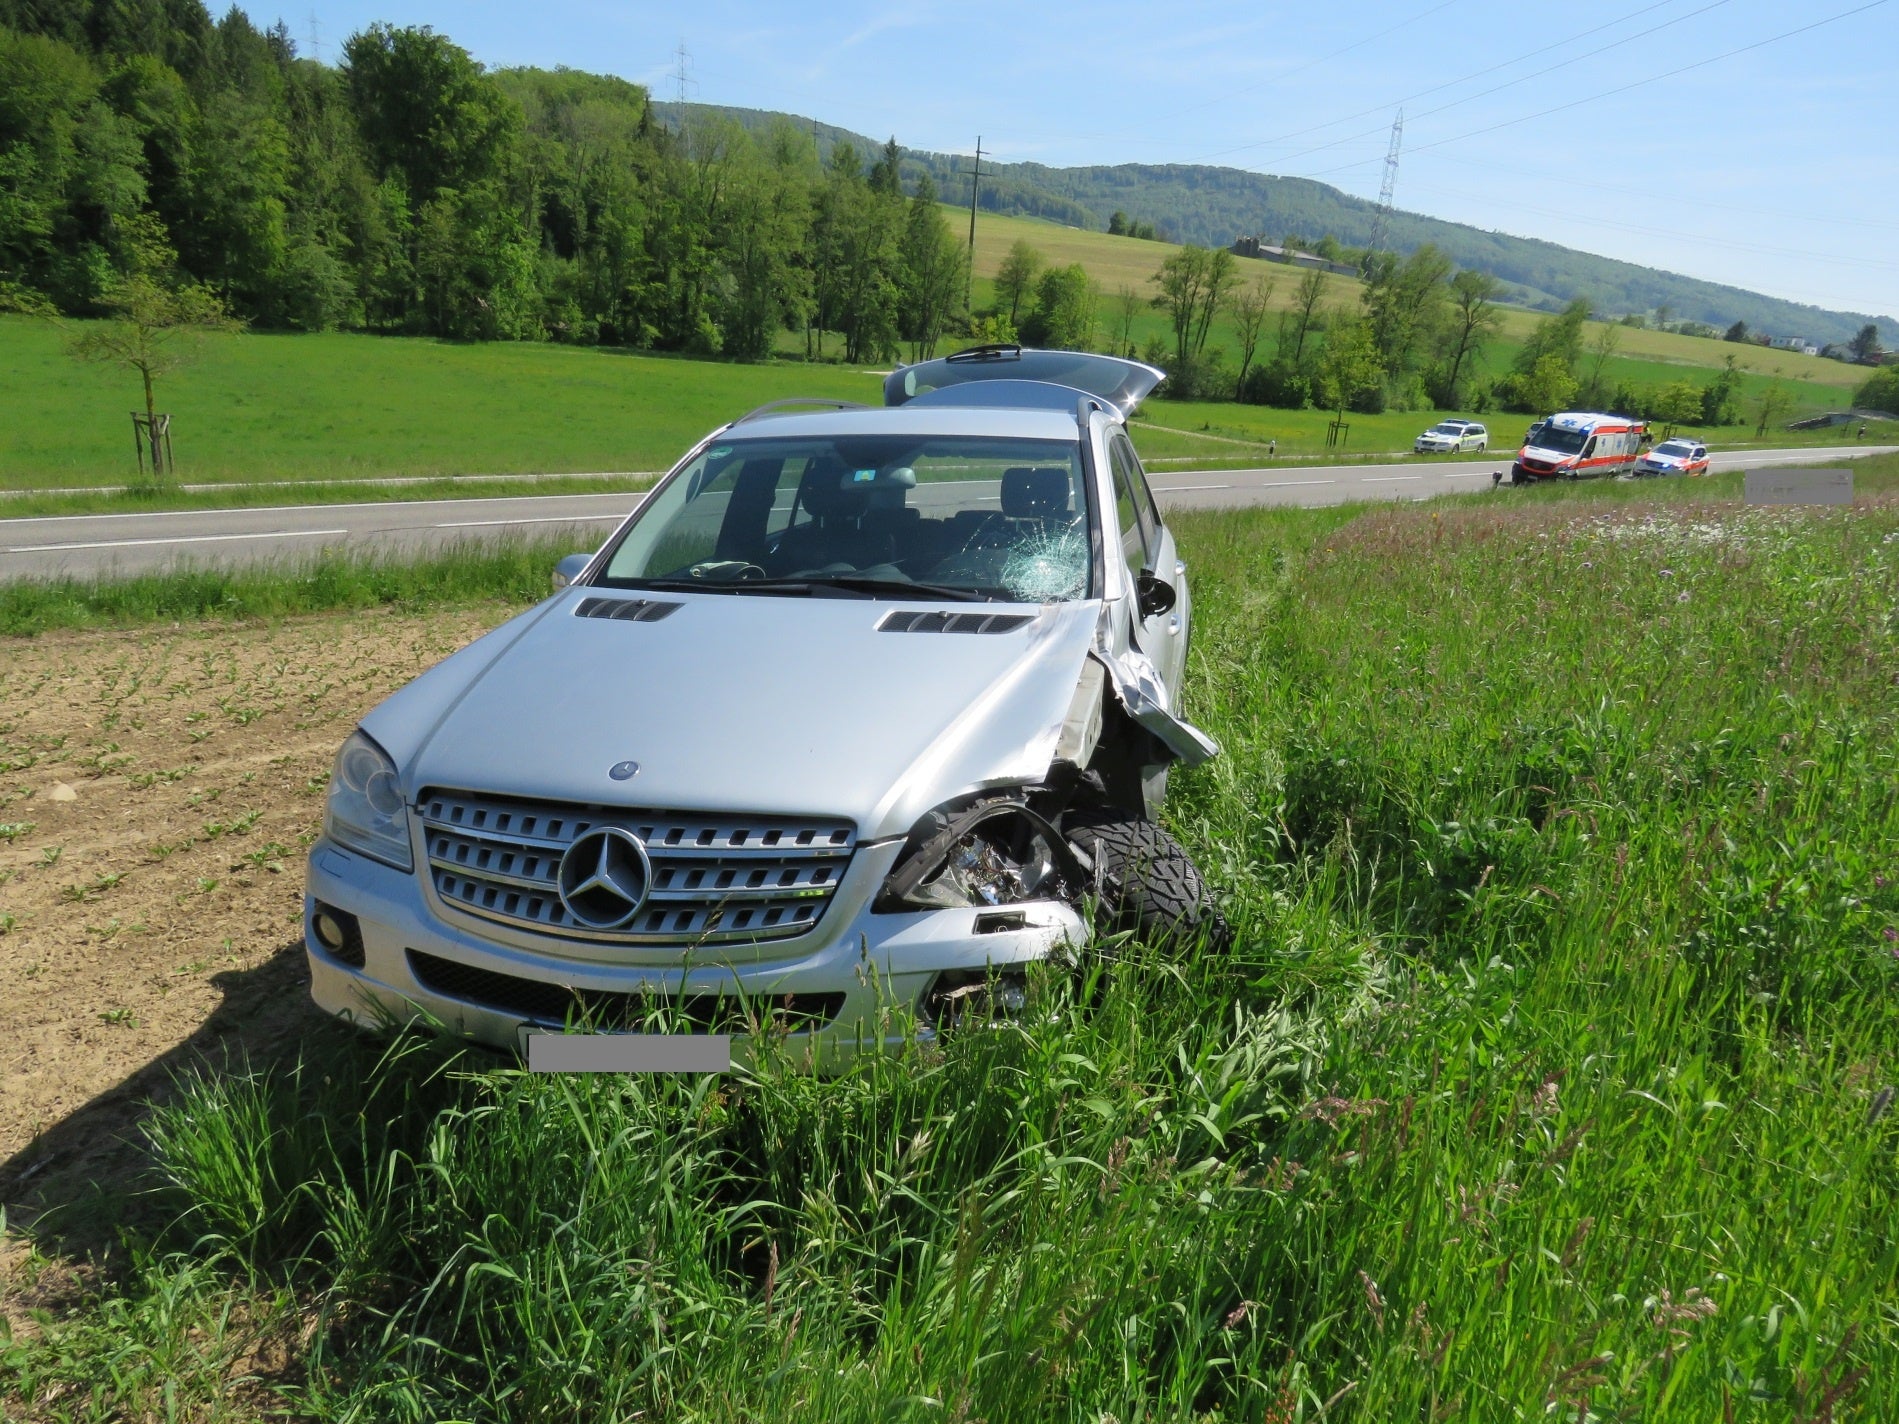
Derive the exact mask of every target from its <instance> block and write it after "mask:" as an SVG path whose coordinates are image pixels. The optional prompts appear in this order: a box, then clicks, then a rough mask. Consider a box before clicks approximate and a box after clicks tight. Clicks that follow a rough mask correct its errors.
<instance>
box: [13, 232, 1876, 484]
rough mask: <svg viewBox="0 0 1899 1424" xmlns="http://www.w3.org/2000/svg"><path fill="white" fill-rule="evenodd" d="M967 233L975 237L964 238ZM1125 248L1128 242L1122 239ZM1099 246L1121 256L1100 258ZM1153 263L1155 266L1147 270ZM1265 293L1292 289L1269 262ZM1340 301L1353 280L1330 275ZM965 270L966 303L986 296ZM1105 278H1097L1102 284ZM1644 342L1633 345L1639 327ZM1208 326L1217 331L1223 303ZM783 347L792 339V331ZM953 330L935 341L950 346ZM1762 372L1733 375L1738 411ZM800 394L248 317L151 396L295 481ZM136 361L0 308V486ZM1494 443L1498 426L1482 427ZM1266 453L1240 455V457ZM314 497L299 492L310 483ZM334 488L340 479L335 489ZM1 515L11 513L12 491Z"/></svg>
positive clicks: (596, 465) (1310, 455) (852, 391)
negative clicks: (298, 329)
mask: <svg viewBox="0 0 1899 1424" xmlns="http://www.w3.org/2000/svg"><path fill="white" fill-rule="evenodd" d="M983 224H984V225H983V226H981V227H979V233H984V234H988V236H985V237H984V238H983V239H982V240H983V241H985V242H999V241H1000V240H1001V237H1002V236H1006V235H1007V232H1008V231H1010V230H1013V229H1025V230H1033V231H1034V232H1035V235H1036V236H1037V237H1038V238H1039V237H1040V236H1041V235H1043V234H1049V235H1053V236H1055V237H1058V238H1060V239H1062V242H1063V243H1064V244H1066V245H1065V246H1059V247H1058V246H1056V245H1055V244H1054V243H1050V244H1049V245H1048V246H1047V247H1046V248H1045V250H1046V251H1047V252H1048V254H1049V256H1050V257H1051V258H1056V257H1061V258H1064V259H1066V258H1067V257H1069V256H1071V255H1072V256H1075V257H1076V258H1078V259H1079V260H1084V261H1087V260H1089V259H1090V258H1091V257H1092V256H1098V255H1099V254H1100V253H1102V252H1106V253H1108V254H1109V255H1110V256H1111V257H1112V259H1113V261H1112V262H1111V263H1110V264H1109V265H1108V266H1106V267H1102V268H1098V269H1091V270H1096V271H1098V272H1099V271H1105V272H1107V273H1108V274H1109V278H1108V279H1102V280H1104V285H1107V284H1109V281H1110V279H1112V278H1113V277H1114V274H1115V273H1117V272H1121V273H1123V274H1124V275H1125V273H1127V272H1131V271H1132V270H1133V269H1132V267H1130V266H1129V265H1128V264H1130V263H1132V262H1134V261H1135V259H1136V258H1138V259H1139V260H1140V262H1142V263H1155V264H1157V263H1158V261H1159V255H1158V254H1159V253H1161V252H1163V251H1164V250H1165V249H1164V248H1163V247H1162V246H1161V245H1160V244H1155V243H1146V242H1140V241H1138V240H1136V239H1132V238H1110V237H1107V236H1105V235H1102V234H1093V233H1076V232H1073V231H1071V230H1068V229H1061V228H1054V227H1050V226H1048V225H1047V224H1036V223H1032V222H1028V221H1026V220H1020V219H1018V220H1009V219H998V218H985V219H984V220H983ZM979 248H980V244H979ZM1130 254H1131V255H1130ZM1114 263H1119V264H1121V265H1120V266H1115V265H1114ZM1149 270H1151V268H1150V269H1149ZM1275 270H1276V271H1280V276H1281V283H1280V291H1279V292H1278V294H1277V297H1278V299H1280V300H1283V299H1284V298H1285V296H1286V295H1287V292H1288V291H1289V288H1290V280H1291V279H1290V278H1289V277H1287V276H1286V274H1285V272H1284V271H1283V270H1280V269H1275ZM1337 285H1338V294H1337V296H1336V297H1335V298H1334V300H1342V299H1344V297H1345V294H1346V292H1347V290H1348V289H1349V290H1350V291H1351V292H1352V293H1354V294H1355V293H1356V290H1357V284H1356V283H1351V282H1348V281H1346V280H1345V279H1339V281H1338V284H1337ZM989 288H990V282H989V280H988V279H987V278H986V277H984V278H979V279H978V281H977V284H976V289H977V301H978V303H979V305H980V304H982V303H984V302H987V301H989V300H991V298H990V293H989ZM1110 290H1112V286H1111V285H1110ZM1135 334H1136V341H1137V343H1144V342H1145V341H1146V340H1147V339H1148V338H1149V337H1150V336H1161V337H1165V336H1166V335H1167V331H1166V321H1165V317H1164V316H1163V314H1162V313H1160V312H1159V311H1156V310H1153V309H1151V308H1143V310H1142V311H1141V313H1140V315H1139V317H1138V318H1137V323H1136V327H1135ZM1644 337H1646V338H1647V340H1646V341H1645V342H1640V343H1638V339H1639V338H1644ZM1213 342H1214V344H1215V345H1219V344H1220V343H1222V342H1226V343H1228V346H1229V354H1230V356H1232V355H1236V353H1235V352H1233V351H1232V350H1231V344H1232V333H1231V330H1230V326H1229V325H1228V324H1227V323H1226V319H1225V318H1224V317H1222V318H1221V320H1220V322H1217V323H1216V324H1215V329H1214V335H1213ZM1668 343H1675V344H1676V345H1680V346H1685V347H1686V348H1688V349H1690V350H1692V351H1693V352H1694V353H1695V354H1697V355H1701V356H1703V357H1705V358H1707V359H1709V360H1711V361H1716V362H1718V361H1719V359H1720V358H1721V357H1722V356H1724V355H1726V354H1729V353H1739V354H1740V355H1741V356H1742V357H1743V359H1751V358H1752V357H1755V356H1759V355H1761V354H1763V353H1760V352H1759V351H1758V348H1752V347H1742V346H1735V345H1729V344H1727V343H1720V342H1697V341H1694V340H1692V339H1691V338H1686V337H1664V336H1662V335H1661V334H1659V333H1642V332H1634V331H1630V332H1626V333H1625V348H1624V349H1625V350H1630V351H1633V350H1634V349H1635V348H1636V347H1637V346H1638V344H1640V346H1641V349H1643V350H1645V351H1646V350H1650V349H1652V350H1654V351H1658V352H1659V351H1666V352H1667V353H1668V359H1669V360H1670V361H1672V360H1675V359H1677V358H1676V356H1675V354H1674V352H1675V346H1673V345H1669V344H1668ZM787 344H788V345H794V344H801V343H797V342H794V341H792V340H791V339H790V338H789V337H788V340H787ZM1517 344H1518V343H1517V341H1516V340H1515V339H1513V338H1511V337H1510V336H1509V335H1507V334H1506V335H1505V336H1502V337H1500V338H1499V339H1497V340H1496V341H1495V342H1493V343H1492V345H1491V347H1490V349H1489V350H1488V351H1487V352H1486V355H1485V362H1486V364H1487V367H1488V369H1489V370H1491V371H1493V372H1496V371H1501V370H1504V369H1507V368H1508V365H1509V362H1510V360H1511V358H1512V357H1513V356H1514V354H1515V352H1516V349H1517ZM954 345H955V342H954V340H953V339H952V341H951V342H949V343H947V345H946V348H945V349H954ZM1796 361H1797V362H1801V363H1802V364H1799V365H1797V366H1796V367H1795V369H1798V370H1800V371H1801V373H1802V375H1803V377H1810V376H1812V375H1815V374H1819V375H1824V376H1827V377H1829V378H1832V377H1834V376H1836V374H1837V373H1839V372H1844V371H1846V368H1844V367H1841V366H1839V364H1838V363H1836V362H1819V361H1814V360H1811V359H1807V358H1792V359H1791V360H1790V365H1792V364H1793V363H1794V362H1796ZM1607 370H1608V373H1609V375H1610V378H1611V379H1612V380H1613V379H1628V380H1630V381H1633V382H1636V383H1638V384H1644V385H1660V384H1663V383H1666V382H1668V381H1672V380H1679V379H1682V378H1683V377H1688V378H1692V379H1695V380H1699V381H1705V380H1706V379H1708V378H1709V376H1710V374H1711V373H1710V372H1709V371H1707V370H1705V369H1695V370H1690V369H1687V368H1684V367H1682V366H1678V365H1670V364H1664V363H1663V361H1661V360H1659V359H1656V358H1654V357H1645V358H1642V359H1637V358H1636V357H1634V356H1632V355H1618V356H1617V357H1615V358H1613V359H1612V360H1611V362H1610V363H1609V365H1608V368H1607ZM1770 379H1771V377H1770V376H1767V375H1763V374H1759V373H1750V374H1748V375H1746V376H1745V377H1744V378H1743V380H1742V382H1741V393H1742V399H1743V407H1744V409H1751V408H1752V399H1753V396H1754V394H1755V393H1756V392H1758V391H1759V390H1760V389H1761V388H1762V387H1764V386H1765V385H1766V384H1767V382H1768V381H1769V380H1770ZM1786 386H1787V389H1788V392H1789V394H1790V395H1791V397H1792V399H1793V401H1794V403H1795V411H1796V412H1804V411H1807V410H1818V409H1825V408H1831V407H1835V406H1838V405H1840V404H1842V403H1844V401H1845V399H1846V398H1847V393H1846V392H1845V391H1843V390H1841V389H1840V388H1839V387H1838V386H1837V385H1833V384H1822V383H1819V382H1817V381H1815V380H1812V379H1803V380H1800V381H1794V380H1792V379H1791V378H1790V379H1789V380H1788V381H1787V382H1786ZM797 395H813V396H825V397H836V398H840V399H849V400H858V401H864V402H868V403H876V402H877V401H878V400H879V399H880V395H881V393H880V389H879V385H878V376H877V373H876V372H874V371H870V370H860V369H851V368H848V367H843V366H837V365H830V364H824V363H807V362H804V361H775V362H769V363H765V364H762V365H756V366H746V365H735V364H731V363H724V362H715V361H695V360H690V359H686V358H681V357H667V356H655V355H650V354H634V353H629V352H624V351H618V350H613V349H607V348H598V347H569V346H557V345H552V344H544V343H514V342H495V343H488V344H457V343H450V342H442V341H435V340H430V339H425V338H400V337H378V336H365V335H355V334H346V333H338V332H330V333H322V334H316V335H282V334H272V335H263V334H255V333H253V334H248V335H243V336H236V337H213V338H210V339H208V340H207V341H206V342H205V343H204V346H203V348H202V355H201V358H200V359H199V360H198V361H196V362H195V363H194V364H192V365H190V366H188V367H186V368H185V369H183V370H181V371H179V372H177V373H175V374H173V375H170V376H167V377H165V378H163V380H162V381H161V383H160V387H159V404H160V407H161V409H165V410H169V411H170V412H171V413H172V415H173V444H174V451H175V454H176V457H177V461H178V475H177V478H178V479H179V480H181V481H184V482H195V483H241V482H267V481H278V480H296V481H312V482H333V481H343V480H351V479H361V478H376V477H390V476H398V477H415V476H448V475H467V474H503V473H516V472H520V473H535V474H543V473H545V474H570V473H598V472H623V473H624V472H650V471H654V470H663V469H665V468H667V467H668V466H669V465H670V464H671V463H672V462H673V461H674V460H675V459H677V458H678V456H679V454H680V453H681V452H682V451H684V450H685V449H686V448H687V447H688V446H690V445H691V443H692V442H693V441H694V440H696V439H698V438H699V437H700V436H701V435H703V434H704V433H705V432H706V431H707V430H710V429H712V428H713V427H714V426H716V425H718V424H720V423H721V422H723V421H725V420H729V419H731V418H732V417H733V416H735V415H737V414H740V413H742V412H744V411H746V410H748V409H750V408H751V407H753V406H755V405H758V404H761V403H763V402H765V401H770V400H776V399H781V398H784V397H788V396H797ZM138 396H139V388H138V383H137V378H136V377H134V376H132V375H129V374H128V373H124V372H119V371H113V370H107V369H104V368H101V367H97V366H84V365H80V364H78V363H77V362H75V361H73V360H72V359H71V358H70V357H68V356H67V355H66V354H65V350H64V345H63V340H62V337H61V335H60V333H59V332H58V331H57V330H56V329H55V328H53V327H51V326H48V325H44V324H41V323H38V322H35V321H31V320H29V319H27V318H24V317H17V316H0V429H3V430H4V438H0V490H4V489H15V490H17V489H33V488H37V489H45V488H67V487H75V488H85V487H96V486H101V485H108V486H109V485H118V484H121V483H124V482H125V481H127V480H129V479H130V478H132V476H133V475H134V473H135V467H134V464H133V458H134V457H133V446H132V439H131V422H130V419H129V412H130V411H131V410H132V409H133V407H134V406H135V405H137V404H138ZM1471 413H1472V412H1469V411H1453V412H1435V411H1411V412H1393V413H1387V414H1385V415H1381V416H1357V415H1354V416H1352V417H1351V427H1352V429H1351V438H1350V440H1349V441H1348V443H1347V446H1346V447H1345V449H1344V450H1343V451H1342V452H1340V453H1344V454H1347V455H1354V456H1356V455H1366V454H1388V453H1392V452H1402V451H1408V450H1409V448H1410V445H1411V440H1412V438H1413V437H1414V436H1415V435H1416V434H1417V432H1418V431H1419V430H1421V429H1423V428H1424V427H1425V426H1427V425H1429V424H1431V423H1432V422H1433V421H1435V420H1436V419H1437V418H1438V417H1439V415H1441V414H1466V415H1467V414H1471ZM1146 414H1147V416H1148V417H1149V418H1150V419H1149V426H1150V427H1152V428H1143V427H1142V426H1141V425H1140V424H1139V423H1137V428H1136V439H1137V441H1139V442H1140V444H1141V449H1142V452H1143V454H1144V455H1149V456H1151V457H1152V458H1155V459H1158V460H1163V461H1166V460H1181V459H1185V458H1187V457H1191V456H1195V455H1199V454H1204V455H1205V456H1206V463H1208V464H1222V463H1225V464H1230V463H1233V459H1232V458H1227V457H1226V456H1227V455H1231V454H1233V453H1234V451H1233V450H1232V449H1230V448H1229V449H1228V450H1226V451H1225V453H1224V454H1223V449H1222V447H1221V446H1220V443H1219V442H1218V441H1204V440H1203V441H1199V442H1192V441H1189V440H1183V439H1182V438H1176V437H1174V436H1172V435H1160V434H1158V433H1157V432H1158V427H1160V426H1164V425H1165V426H1175V427H1190V428H1198V427H1200V426H1202V425H1206V426H1208V427H1210V428H1211V429H1213V430H1215V431H1218V432H1224V433H1225V434H1227V435H1228V436H1229V437H1230V438H1239V439H1244V440H1258V441H1261V442H1263V441H1265V440H1268V439H1272V440H1277V441H1278V442H1279V454H1280V455H1281V456H1282V457H1287V458H1302V459H1314V458H1321V457H1324V456H1326V455H1328V454H1329V453H1332V452H1329V451H1328V449H1327V447H1326V445H1325V427H1326V423H1327V419H1328V417H1327V415H1326V413H1325V412H1320V411H1286V410H1277V409H1271V408H1267V407H1258V406H1240V405H1236V404H1225V405H1222V404H1218V403H1215V404H1208V405H1194V404H1176V403H1172V402H1168V401H1166V400H1155V401H1152V402H1150V403H1149V406H1148V409H1147V411H1146ZM1489 422H1490V423H1491V424H1492V425H1493V426H1494V427H1496V428H1498V429H1505V430H1508V431H1510V432H1511V434H1510V436H1509V439H1510V440H1512V441H1513V440H1514V439H1515V437H1516V435H1517V434H1520V430H1521V426H1522V425H1523V424H1524V423H1525V421H1524V419H1523V418H1522V417H1520V416H1507V415H1500V414H1494V413H1493V414H1491V415H1490V417H1489ZM1752 433H1753V432H1752V430H1751V429H1745V428H1741V427H1729V428H1727V429H1725V430H1718V431H1710V432H1707V434H1709V435H1710V436H1711V437H1712V438H1713V439H1715V440H1716V441H1717V442H1719V443H1722V444H1724V445H1728V446H1733V445H1737V444H1743V443H1750V442H1751V440H1752ZM1840 434H1841V432H1837V431H1836V432H1827V433H1823V434H1821V435H1817V436H1812V437H1804V438H1802V437H1789V436H1787V435H1786V433H1785V432H1777V431H1769V432H1768V439H1769V441H1770V443H1775V444H1780V443H1789V441H1790V440H1791V443H1808V442H1812V443H1817V444H1821V445H1824V444H1828V443H1837V441H1838V439H1839V437H1840ZM1496 443H1499V444H1501V443H1502V442H1496ZM1259 453H1263V452H1254V453H1246V454H1243V455H1242V456H1240V458H1243V459H1246V460H1253V459H1256V458H1257V455H1258V454H1259ZM311 493H312V496H313V497H314V495H315V491H312V492H311ZM331 497H336V496H331ZM15 512H17V513H25V512H27V511H26V510H25V509H24V508H23V507H21V508H18V509H16V511H15Z"/></svg>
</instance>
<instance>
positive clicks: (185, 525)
mask: <svg viewBox="0 0 1899 1424" xmlns="http://www.w3.org/2000/svg"><path fill="white" fill-rule="evenodd" d="M1894 448H1895V447H1893V446H1889V445H1855V446H1840V447H1833V448H1830V449H1819V450H1816V449H1813V448H1811V447H1809V448H1807V449H1798V450H1751V451H1744V452H1739V453H1735V454H1726V455H1723V454H1717V455H1715V456H1714V457H1713V464H1714V468H1715V469H1717V470H1737V469H1759V468H1763V467H1766V466H1771V465H1812V464H1821V465H1824V464H1827V463H1829V462H1831V461H1835V460H1843V459H1849V458H1852V457H1854V456H1861V455H1877V454H1884V453H1887V452H1889V451H1891V450H1893V449H1894ZM1509 466H1510V457H1509V455H1507V454H1506V455H1502V456H1497V457H1490V458H1485V459H1479V460H1467V461H1443V462H1437V461H1432V462H1428V463H1425V462H1419V463H1413V464H1401V465H1400V464H1383V465H1324V466H1292V467H1288V466H1281V467H1279V468H1276V469H1257V470H1206V471H1184V470H1169V471H1165V472H1162V471H1155V472H1152V473H1151V474H1150V478H1151V480H1152V482H1153V485H1154V492H1155V494H1156V495H1157V496H1158V497H1159V498H1160V501H1161V503H1162V504H1164V505H1167V506H1170V507H1173V508H1185V509H1213V508H1232V507H1235V506H1240V505H1272V504H1295V505H1322V504H1342V503H1345V502H1346V501H1348V500H1375V499H1429V498H1432V497H1433V496H1436V495H1442V494H1470V493H1476V492H1479V491H1484V492H1488V491H1489V490H1490V487H1491V481H1490V476H1491V473H1492V472H1493V471H1496V470H1506V471H1507V470H1508V469H1509ZM1499 497H1500V498H1506V499H1507V498H1508V497H1509V496H1508V494H1507V493H1506V494H1502V495H1500V496H1499ZM638 498H639V496H638V495H634V494H626V493H616V494H571V495H540V496H536V495H519V496H510V497H506V498H500V499H454V500H413V501H377V502H373V503H365V504H314V505H283V506H276V507H267V508H261V509H205V510H180V511H177V512H170V513H141V514H86V515H70V516H65V515H62V516H52V517H47V518H38V519H0V581H3V580H8V579H20V578H52V577H57V576H60V575H70V576H73V577H77V578H92V577H97V576H100V575H105V574H115V573H117V574H131V573H143V572H149V571H152V570H156V569H163V568H167V567H170V566H172V565H173V564H175V563H187V562H188V563H192V564H199V565H204V564H220V565H231V564H238V563H256V562H268V561H272V560H284V559H287V558H288V559H295V558H298V557H300V556H303V555H307V554H310V553H313V552H315V551H316V550H318V549H323V548H328V547H333V546H336V545H343V544H347V545H350V546H352V547H355V548H363V549H375V550H381V551H387V552H418V553H419V552H423V551H425V550H428V549H433V548H439V547H441V546H443V545H445V544H452V543H455V542H457V541H461V540H468V539H480V538H484V537H490V536H493V535H494V534H496V533H506V532H509V531H518V532H534V533H553V532H565V533H567V534H568V535H569V536H570V537H571V538H572V540H573V547H574V548H575V549H577V550H578V549H592V548H595V547H597V546H598V545H599V543H600V541H601V540H602V539H604V538H605V537H606V535H607V534H608V533H609V532H611V530H612V529H613V526H614V525H615V524H616V523H617V522H618V521H619V520H620V519H621V518H623V517H624V516H625V515H626V513H627V511H628V510H630V509H631V508H632V507H633V506H634V504H635V503H636V502H637V501H638Z"/></svg>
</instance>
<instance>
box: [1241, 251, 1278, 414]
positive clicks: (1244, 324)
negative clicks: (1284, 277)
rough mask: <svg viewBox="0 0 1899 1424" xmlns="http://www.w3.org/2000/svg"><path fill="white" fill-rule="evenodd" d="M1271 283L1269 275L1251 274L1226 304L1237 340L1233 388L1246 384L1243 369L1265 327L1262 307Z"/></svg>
mask: <svg viewBox="0 0 1899 1424" xmlns="http://www.w3.org/2000/svg"><path fill="white" fill-rule="evenodd" d="M1274 285H1275V283H1274V281H1273V279H1272V278H1271V277H1264V276H1262V277H1255V278H1254V279H1253V281H1252V282H1251V283H1249V284H1248V285H1247V286H1245V287H1243V288H1241V289H1240V290H1239V291H1238V292H1236V293H1235V294H1234V296H1233V299H1232V302H1231V304H1230V310H1231V311H1232V313H1233V330H1234V332H1235V334H1236V335H1237V336H1238V337H1239V342H1240V373H1239V375H1238V376H1236V377H1235V378H1234V389H1235V390H1236V391H1237V390H1238V389H1239V388H1240V387H1242V386H1244V385H1245V384H1246V373H1247V371H1248V369H1249V368H1250V367H1251V366H1252V364H1253V355H1254V353H1255V352H1256V351H1258V350H1259V338H1260V333H1261V332H1262V331H1264V330H1265V327H1266V310H1267V307H1268V306H1269V305H1270V304H1271V303H1272V299H1273V287H1274Z"/></svg>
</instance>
